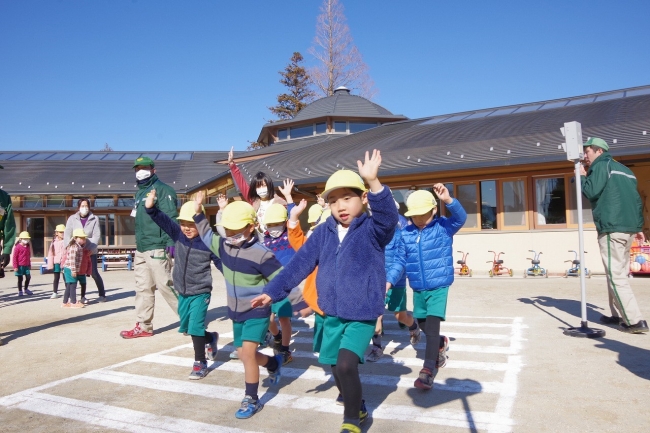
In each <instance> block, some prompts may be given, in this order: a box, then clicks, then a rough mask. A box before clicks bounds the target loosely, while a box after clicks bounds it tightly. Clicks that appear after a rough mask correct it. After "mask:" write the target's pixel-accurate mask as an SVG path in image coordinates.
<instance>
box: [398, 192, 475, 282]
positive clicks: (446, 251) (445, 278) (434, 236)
mask: <svg viewBox="0 0 650 433" xmlns="http://www.w3.org/2000/svg"><path fill="white" fill-rule="evenodd" d="M447 209H448V210H449V211H450V212H451V218H445V217H436V218H434V219H433V221H431V222H430V223H429V224H428V225H427V226H426V227H425V228H424V229H422V230H420V229H418V228H417V227H416V226H415V225H409V226H407V227H406V228H405V229H404V230H402V239H403V241H404V247H405V249H406V276H407V277H408V279H409V285H410V286H411V288H412V289H413V290H415V291H422V290H432V289H437V288H439V287H446V286H449V285H451V283H453V282H454V256H453V245H452V244H453V236H454V235H455V234H456V232H458V230H460V228H461V227H462V226H463V224H465V220H466V219H467V213H466V212H465V209H463V206H461V204H460V203H459V202H458V200H456V199H454V201H452V202H451V203H450V204H448V205H447Z"/></svg>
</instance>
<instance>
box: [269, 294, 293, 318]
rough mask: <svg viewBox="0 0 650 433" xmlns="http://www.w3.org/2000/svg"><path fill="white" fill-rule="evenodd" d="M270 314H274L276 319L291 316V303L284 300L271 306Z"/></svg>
mask: <svg viewBox="0 0 650 433" xmlns="http://www.w3.org/2000/svg"><path fill="white" fill-rule="evenodd" d="M271 313H273V314H275V315H276V316H277V317H291V316H293V308H292V307H291V301H289V298H284V299H283V300H281V301H280V302H275V303H273V304H271Z"/></svg>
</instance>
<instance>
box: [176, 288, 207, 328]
mask: <svg viewBox="0 0 650 433" xmlns="http://www.w3.org/2000/svg"><path fill="white" fill-rule="evenodd" d="M208 306H210V293H201V294H200V295H191V296H183V295H179V296H178V315H179V317H180V322H181V324H180V326H179V327H178V332H180V333H186V334H190V335H195V336H197V337H203V336H204V335H205V316H206V315H207V314H208Z"/></svg>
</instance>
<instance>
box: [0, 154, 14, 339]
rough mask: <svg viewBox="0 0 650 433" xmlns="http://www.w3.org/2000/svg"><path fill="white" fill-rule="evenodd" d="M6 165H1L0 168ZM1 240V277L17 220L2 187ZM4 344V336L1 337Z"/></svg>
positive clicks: (12, 241)
mask: <svg viewBox="0 0 650 433" xmlns="http://www.w3.org/2000/svg"><path fill="white" fill-rule="evenodd" d="M3 168H4V167H3V166H1V165H0V169H3ZM0 242H2V255H1V256H0V277H4V276H5V269H4V268H5V266H7V265H8V264H9V261H10V260H11V248H12V247H13V246H14V242H16V221H15V220H14V211H13V209H12V208H11V196H10V195H9V194H7V193H6V192H4V191H3V190H1V189H0ZM0 345H2V338H0Z"/></svg>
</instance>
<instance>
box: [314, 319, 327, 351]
mask: <svg viewBox="0 0 650 433" xmlns="http://www.w3.org/2000/svg"><path fill="white" fill-rule="evenodd" d="M314 316H316V317H315V319H314V344H313V350H314V352H315V353H318V352H320V346H321V345H322V344H323V322H325V316H321V315H320V314H318V313H314Z"/></svg>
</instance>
